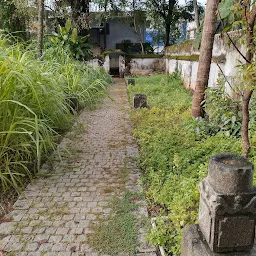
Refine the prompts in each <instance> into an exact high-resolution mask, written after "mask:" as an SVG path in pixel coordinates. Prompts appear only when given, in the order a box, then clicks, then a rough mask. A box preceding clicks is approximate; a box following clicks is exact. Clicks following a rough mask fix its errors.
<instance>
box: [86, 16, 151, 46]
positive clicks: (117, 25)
mask: <svg viewBox="0 0 256 256" xmlns="http://www.w3.org/2000/svg"><path fill="white" fill-rule="evenodd" d="M140 31H141V38H142V39H143V43H145V40H146V26H144V27H143V28H140ZM90 35H91V40H92V41H93V42H94V43H96V42H98V41H99V40H100V46H101V48H102V49H103V48H104V35H103V34H102V35H100V36H99V34H98V33H97V30H96V29H93V30H91V32H90ZM124 40H130V41H131V42H132V43H139V40H138V36H137V35H136V34H135V32H134V31H133V28H132V27H131V26H130V24H129V23H125V22H124V21H122V20H117V19H116V20H111V21H109V34H108V35H107V49H116V44H117V43H122V42H123V41H124Z"/></svg>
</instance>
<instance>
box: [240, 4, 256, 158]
mask: <svg viewBox="0 0 256 256" xmlns="http://www.w3.org/2000/svg"><path fill="white" fill-rule="evenodd" d="M255 17H256V7H255V6H254V7H253V10H252V13H251V16H250V19H249V20H248V26H247V33H246V47H247V52H246V59H247V66H249V65H250V63H251V60H252V58H253V45H254V24H255ZM252 94H253V89H250V90H247V91H245V92H244V93H243V104H242V134H241V135H242V147H243V156H244V157H248V155H249V152H250V149H251V144H250V139H249V132H248V130H249V121H250V113H249V103H250V100H251V97H252Z"/></svg>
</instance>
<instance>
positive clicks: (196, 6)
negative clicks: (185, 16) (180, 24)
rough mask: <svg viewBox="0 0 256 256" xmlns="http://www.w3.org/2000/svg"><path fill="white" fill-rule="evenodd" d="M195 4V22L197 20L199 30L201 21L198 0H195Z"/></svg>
mask: <svg viewBox="0 0 256 256" xmlns="http://www.w3.org/2000/svg"><path fill="white" fill-rule="evenodd" d="M193 5H194V12H195V22H196V29H197V30H198V28H199V26H200V23H199V13H198V5H197V0H193Z"/></svg>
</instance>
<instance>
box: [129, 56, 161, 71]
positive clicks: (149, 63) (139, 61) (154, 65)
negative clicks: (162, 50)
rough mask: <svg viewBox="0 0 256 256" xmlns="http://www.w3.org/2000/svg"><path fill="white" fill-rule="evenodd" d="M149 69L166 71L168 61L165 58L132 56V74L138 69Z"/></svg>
mask: <svg viewBox="0 0 256 256" xmlns="http://www.w3.org/2000/svg"><path fill="white" fill-rule="evenodd" d="M143 70H149V71H151V72H165V71H166V62H165V59H164V58H150V57H149V58H132V59H131V61H130V72H131V74H133V73H136V72H138V71H143Z"/></svg>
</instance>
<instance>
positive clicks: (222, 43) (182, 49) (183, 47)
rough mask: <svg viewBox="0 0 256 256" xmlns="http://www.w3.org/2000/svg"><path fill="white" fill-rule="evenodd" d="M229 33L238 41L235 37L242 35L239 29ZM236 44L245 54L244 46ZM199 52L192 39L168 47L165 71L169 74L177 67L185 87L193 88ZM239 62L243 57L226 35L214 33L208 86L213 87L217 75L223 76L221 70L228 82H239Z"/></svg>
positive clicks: (233, 83) (235, 83)
mask: <svg viewBox="0 0 256 256" xmlns="http://www.w3.org/2000/svg"><path fill="white" fill-rule="evenodd" d="M230 35H231V37H232V38H233V39H234V40H235V41H238V40H237V39H239V38H241V36H242V35H241V32H239V31H236V32H233V33H230ZM236 45H237V46H238V48H239V49H240V50H241V52H243V53H244V54H245V50H246V49H245V46H243V45H240V44H239V43H236ZM199 54H200V52H199V50H197V49H195V47H194V41H188V42H184V43H181V44H179V45H173V46H170V47H168V48H167V49H166V53H165V60H166V73H167V74H171V73H173V72H174V71H175V69H176V68H178V70H179V71H180V72H181V74H182V77H183V79H184V82H185V87H186V88H188V89H192V90H194V89H195V84H196V77H197V72H198V59H199ZM241 62H242V63H244V60H243V58H242V57H241V55H240V54H239V53H238V51H237V50H236V49H235V47H234V46H233V45H231V43H230V42H229V40H228V38H227V36H223V35H220V34H218V35H216V36H215V41H214V46H213V59H212V64H211V71H210V77H209V84H208V86H209V87H214V86H215V85H216V82H217V79H218V77H219V76H222V77H223V75H222V72H223V73H224V74H225V76H226V78H227V80H228V81H229V82H230V84H232V86H236V85H237V84H238V83H239V68H238V65H239V64H240V63H241ZM220 69H221V70H222V72H221V71H220ZM225 86H226V91H227V92H228V93H231V88H230V86H229V84H228V83H226V84H225Z"/></svg>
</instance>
